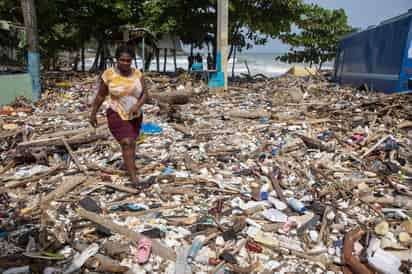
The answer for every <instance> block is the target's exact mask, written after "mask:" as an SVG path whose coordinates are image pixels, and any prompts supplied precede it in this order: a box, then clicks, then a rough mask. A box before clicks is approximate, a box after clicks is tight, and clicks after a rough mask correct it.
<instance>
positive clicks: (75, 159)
mask: <svg viewBox="0 0 412 274" xmlns="http://www.w3.org/2000/svg"><path fill="white" fill-rule="evenodd" d="M62 142H63V144H64V146H65V147H66V149H67V151H68V152H69V154H70V157H72V159H73V161H74V163H75V164H76V166H77V168H78V169H79V170H80V171H81V172H83V173H84V174H86V175H88V174H89V173H88V172H87V170H86V169H85V168H84V167H83V166H82V165H81V164H80V161H79V159H78V158H77V156H76V154H75V153H74V151H73V150H72V148H71V147H70V145H69V144H68V143H67V141H66V139H64V138H62Z"/></svg>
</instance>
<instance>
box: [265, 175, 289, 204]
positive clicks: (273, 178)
mask: <svg viewBox="0 0 412 274" xmlns="http://www.w3.org/2000/svg"><path fill="white" fill-rule="evenodd" d="M269 177H270V181H271V182H272V187H273V189H274V190H275V191H276V194H277V196H278V198H279V199H280V200H281V201H282V202H284V203H286V198H285V196H284V195H283V191H282V188H281V187H280V184H279V179H278V170H277V169H273V171H272V172H270V174H269Z"/></svg>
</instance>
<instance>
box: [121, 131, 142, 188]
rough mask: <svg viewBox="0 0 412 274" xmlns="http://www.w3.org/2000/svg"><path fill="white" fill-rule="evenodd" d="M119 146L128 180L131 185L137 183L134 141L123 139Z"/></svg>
mask: <svg viewBox="0 0 412 274" xmlns="http://www.w3.org/2000/svg"><path fill="white" fill-rule="evenodd" d="M120 145H121V147H122V154H123V162H124V165H125V166H126V169H127V172H128V173H129V176H130V180H131V181H132V183H133V184H137V183H139V178H138V177H137V174H136V164H135V161H134V159H135V155H136V141H135V140H134V139H132V138H125V139H122V140H120Z"/></svg>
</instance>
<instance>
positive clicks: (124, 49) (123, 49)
mask: <svg viewBox="0 0 412 274" xmlns="http://www.w3.org/2000/svg"><path fill="white" fill-rule="evenodd" d="M123 53H126V54H129V55H130V57H132V59H134V58H135V55H136V54H135V51H134V47H132V46H131V45H128V44H121V45H120V46H118V47H117V48H116V54H115V57H116V59H119V58H120V55H122V54H123Z"/></svg>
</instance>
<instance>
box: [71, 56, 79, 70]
mask: <svg viewBox="0 0 412 274" xmlns="http://www.w3.org/2000/svg"><path fill="white" fill-rule="evenodd" d="M79 61H80V56H79V52H76V56H75V57H74V62H73V67H72V70H73V71H77V70H78V68H79Z"/></svg>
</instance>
